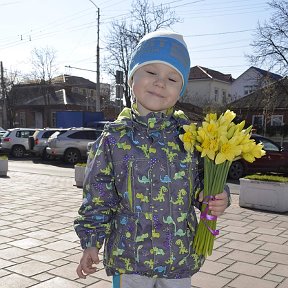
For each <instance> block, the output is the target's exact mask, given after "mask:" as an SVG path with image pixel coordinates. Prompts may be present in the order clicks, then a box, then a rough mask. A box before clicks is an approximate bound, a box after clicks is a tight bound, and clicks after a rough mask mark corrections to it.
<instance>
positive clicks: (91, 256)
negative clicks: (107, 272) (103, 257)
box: [76, 247, 99, 279]
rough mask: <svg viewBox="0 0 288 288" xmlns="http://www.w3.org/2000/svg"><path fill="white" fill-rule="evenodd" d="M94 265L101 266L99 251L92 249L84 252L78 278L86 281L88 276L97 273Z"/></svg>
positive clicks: (78, 268)
mask: <svg viewBox="0 0 288 288" xmlns="http://www.w3.org/2000/svg"><path fill="white" fill-rule="evenodd" d="M93 264H99V257H98V249H97V248H94V247H90V248H87V249H85V250H84V251H83V255H82V258H81V260H80V264H79V265H78V267H77V270H76V272H77V274H78V276H79V277H80V278H83V279H85V278H86V276H87V275H89V274H92V273H95V272H96V267H93Z"/></svg>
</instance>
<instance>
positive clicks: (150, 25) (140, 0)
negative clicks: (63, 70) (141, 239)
mask: <svg viewBox="0 0 288 288" xmlns="http://www.w3.org/2000/svg"><path fill="white" fill-rule="evenodd" d="M130 13H131V15H130V17H127V18H129V19H130V20H129V21H128V20H127V18H126V19H123V20H122V21H113V22H112V25H111V26H112V28H111V29H110V31H109V35H108V36H107V37H106V39H107V47H106V48H107V51H108V53H109V56H108V57H107V58H106V59H105V62H106V70H107V72H108V73H109V74H112V75H115V71H116V70H121V71H123V74H124V96H125V101H126V106H127V107H131V99H130V96H131V95H130V90H129V87H128V67H129V61H130V56H131V54H132V51H133V50H134V48H135V47H136V45H137V43H138V42H139V41H140V39H141V38H142V37H143V36H144V35H145V34H147V33H149V32H152V31H156V30H158V29H160V28H165V27H171V26H172V25H173V24H175V23H177V22H179V21H180V18H178V17H176V16H175V12H174V11H171V10H170V7H169V6H163V5H157V6H155V5H154V4H153V3H151V2H149V1H148V0H136V1H135V2H133V3H132V10H131V12H130Z"/></svg>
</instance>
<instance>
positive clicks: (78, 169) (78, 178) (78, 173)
mask: <svg viewBox="0 0 288 288" xmlns="http://www.w3.org/2000/svg"><path fill="white" fill-rule="evenodd" d="M85 170H86V163H77V164H75V166H74V171H75V182H76V186H77V187H79V188H81V187H83V182H84V177H85Z"/></svg>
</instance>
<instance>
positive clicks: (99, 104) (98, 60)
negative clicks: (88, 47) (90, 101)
mask: <svg viewBox="0 0 288 288" xmlns="http://www.w3.org/2000/svg"><path fill="white" fill-rule="evenodd" d="M97 16H98V17H97V51H96V52H97V79H96V80H97V81H96V112H100V111H101V101H100V48H99V32H100V31H99V30H100V28H99V27H100V9H99V8H98V9H97Z"/></svg>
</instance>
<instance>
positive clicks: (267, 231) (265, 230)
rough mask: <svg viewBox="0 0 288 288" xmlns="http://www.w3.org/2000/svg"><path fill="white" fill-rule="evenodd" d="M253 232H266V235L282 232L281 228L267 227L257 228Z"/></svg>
mask: <svg viewBox="0 0 288 288" xmlns="http://www.w3.org/2000/svg"><path fill="white" fill-rule="evenodd" d="M253 232H255V233H259V234H268V235H279V234H281V233H282V230H279V229H268V228H257V229H255V230H254V231H253Z"/></svg>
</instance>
